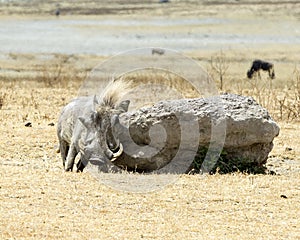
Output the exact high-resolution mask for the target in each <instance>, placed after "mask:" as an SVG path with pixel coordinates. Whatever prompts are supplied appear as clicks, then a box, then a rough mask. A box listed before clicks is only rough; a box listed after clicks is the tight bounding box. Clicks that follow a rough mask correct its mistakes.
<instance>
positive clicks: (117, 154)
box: [110, 143, 123, 162]
mask: <svg viewBox="0 0 300 240" xmlns="http://www.w3.org/2000/svg"><path fill="white" fill-rule="evenodd" d="M122 153H123V145H122V143H120V146H119V150H118V151H117V152H116V153H114V152H113V157H112V159H111V160H110V161H111V162H113V161H115V160H116V159H117V158H118V157H120V156H121V154H122Z"/></svg>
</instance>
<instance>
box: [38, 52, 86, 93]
mask: <svg viewBox="0 0 300 240" xmlns="http://www.w3.org/2000/svg"><path fill="white" fill-rule="evenodd" d="M71 57H72V56H69V55H57V56H56V58H55V61H54V62H52V63H51V62H50V63H47V64H44V65H42V66H41V67H40V71H39V72H40V76H38V77H37V78H38V80H39V81H41V82H42V83H44V84H45V86H46V87H59V88H67V87H74V86H80V84H81V82H82V81H83V80H84V79H85V77H86V72H83V71H79V70H78V69H76V68H75V67H74V66H72V63H70V58H71Z"/></svg>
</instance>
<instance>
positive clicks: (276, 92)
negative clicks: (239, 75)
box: [229, 68, 300, 121]
mask: <svg viewBox="0 0 300 240" xmlns="http://www.w3.org/2000/svg"><path fill="white" fill-rule="evenodd" d="M279 81H283V79H282V80H281V79H279ZM284 81H285V84H286V86H285V88H284V89H282V88H280V87H276V86H274V85H275V84H274V80H272V79H271V78H269V77H261V76H260V75H259V74H256V75H254V76H253V78H252V79H247V78H245V79H243V80H241V81H232V83H231V86H232V88H231V89H229V91H232V92H234V93H238V94H241V95H245V96H251V97H253V98H254V99H255V100H256V101H257V102H258V103H259V104H260V105H262V106H263V107H265V108H266V109H268V111H269V112H270V114H271V116H272V117H273V118H274V119H275V120H280V121H295V120H298V119H299V117H300V71H299V69H298V68H295V70H294V71H293V73H292V77H290V78H288V79H287V80H284Z"/></svg>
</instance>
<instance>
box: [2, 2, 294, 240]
mask: <svg viewBox="0 0 300 240" xmlns="http://www.w3.org/2000/svg"><path fill="white" fill-rule="evenodd" d="M32 2H33V1H32ZM157 2H158V1H155V2H154V1H153V2H152V1H149V3H147V4H146V3H145V4H142V3H140V1H130V3H129V4H125V3H124V2H123V1H110V5H108V4H105V6H103V5H99V4H96V2H92V1H85V2H84V1H76V3H74V4H72V5H71V4H68V3H60V7H61V11H62V13H63V12H64V11H65V14H66V16H63V14H62V16H61V17H65V18H69V19H82V18H84V19H86V18H88V19H99V18H104V17H105V18H109V19H113V18H127V19H131V18H136V19H140V18H146V17H145V16H146V13H147V14H148V16H158V17H161V16H164V17H170V18H172V19H176V18H178V19H180V18H182V17H186V16H188V17H191V18H194V19H196V18H197V16H210V17H212V16H213V17H215V16H216V15H218V16H221V17H222V18H224V19H227V20H228V21H230V20H231V19H232V18H240V19H244V20H245V19H246V20H247V21H251V19H252V21H254V22H255V21H258V20H257V19H259V21H260V22H261V25H260V26H259V27H258V28H260V29H261V27H262V26H263V19H266V20H267V22H268V23H269V25H268V28H267V30H266V32H265V34H267V35H268V34H269V35H272V32H273V31H275V30H276V27H275V25H276V24H274V25H272V24H271V23H272V21H274V23H277V22H278V21H280V20H281V19H284V21H286V27H287V28H290V29H291V33H292V34H299V33H297V31H299V30H295V28H296V26H299V20H300V19H299V9H300V8H299V3H298V1H270V2H269V1H258V0H257V1H256V0H255V1H242V0H241V1H203V2H201V3H202V4H200V5H199V2H198V1H187V2H186V3H183V2H184V1H182V2H181V1H170V3H169V5H168V4H165V5H162V4H159V3H157ZM33 3H35V2H33ZM33 3H32V5H26V7H24V5H23V4H25V3H23V2H22V3H18V2H16V1H14V2H9V1H7V2H6V1H2V3H1V4H0V12H1V15H2V16H1V18H2V19H11V18H18V19H24V18H26V19H36V18H40V19H42V18H43V19H45V18H48V16H45V14H48V15H49V16H50V17H53V16H52V15H53V11H54V10H55V8H56V4H57V1H37V3H38V4H36V3H35V5H34V4H33ZM87 3H89V4H87ZM93 9H94V10H93ZM116 13H117V14H118V16H116ZM233 13H234V14H233ZM86 14H87V15H86ZM94 14H100V15H94ZM0 21H1V20H0ZM152 27H153V26H152ZM217 28H218V26H217V25H214V26H211V25H210V24H206V25H204V26H202V29H201V30H199V29H198V30H197V31H203V32H205V31H207V32H209V31H213V32H215V31H216V29H217ZM118 29H119V28H118ZM254 29H255V28H254V26H253V28H252V29H251V31H254ZM153 30H155V27H153ZM159 30H160V31H163V30H162V29H161V28H159ZM181 30H182V29H181ZM227 30H228V31H229V32H233V33H236V34H240V33H243V32H245V31H246V30H247V29H244V28H241V25H239V26H237V25H236V26H232V25H230V24H229V28H228V29H227ZM130 31H134V29H133V28H132V29H131V30H130ZM168 31H171V30H168ZM174 31H176V29H174ZM257 31H262V30H257ZM233 39H234V38H233ZM245 49H247V51H246V52H245ZM298 52H299V46H297V44H293V43H286V44H283V43H276V44H270V45H268V44H265V45H263V44H262V45H261V44H260V45H258V47H257V48H254V47H253V48H252V47H249V48H236V49H235V48H232V47H230V48H227V49H223V53H224V54H225V58H224V59H225V63H226V64H228V65H229V67H228V70H227V71H226V73H225V74H224V79H223V81H224V85H223V88H222V90H221V89H220V91H227V92H234V93H240V94H245V95H250V96H253V97H254V98H255V99H256V100H257V101H260V102H261V104H262V105H263V106H264V107H266V108H267V109H268V110H269V111H270V113H271V115H272V117H273V118H274V120H276V121H277V122H278V124H279V126H280V128H281V130H280V135H279V136H278V137H277V138H275V140H274V149H273V150H272V152H271V153H270V156H269V159H268V162H267V168H268V171H269V173H272V174H258V175H249V174H243V173H232V174H224V175H221V174H215V175H204V176H203V175H180V176H177V177H178V178H177V180H176V181H175V182H173V183H172V184H168V185H167V186H162V187H161V188H160V189H159V190H156V191H152V192H143V193H134V192H131V191H130V189H129V191H120V190H117V189H114V188H113V187H111V186H110V185H108V184H104V183H103V182H102V181H101V180H99V179H97V178H95V177H93V176H92V175H91V174H90V173H89V172H86V171H85V172H83V173H74V172H68V173H65V172H64V171H63V167H62V161H61V159H60V155H59V154H58V153H56V149H57V146H58V141H57V137H56V125H57V118H58V115H59V112H60V110H61V108H62V107H63V106H64V105H66V104H67V103H68V102H69V101H70V100H71V99H72V98H74V97H76V96H77V93H78V89H79V88H80V86H81V84H82V82H83V81H84V79H85V77H86V75H87V74H88V72H89V71H90V70H91V69H92V68H93V67H94V66H96V65H97V64H99V63H100V62H101V61H103V60H106V59H107V56H99V55H96V54H95V55H93V54H77V55H66V54H61V53H53V52H49V53H47V54H45V53H19V52H10V53H7V51H6V49H5V46H4V45H2V46H1V47H0V54H1V58H0V86H1V90H0V119H1V125H0V129H1V133H2V138H1V140H0V174H1V178H0V203H1V204H0V238H1V239H141V238H144V239H300V230H299V229H300V221H299V214H300V205H299V199H300V141H299V136H300V124H299V112H300V111H299V101H298V100H299V93H300V90H299V89H300V77H299V76H300V75H299V73H297V69H299V67H300V66H299V61H300V59H299V54H298ZM185 54H187V55H188V56H190V57H191V58H193V59H194V60H195V61H197V62H198V63H199V64H201V65H202V66H203V67H204V68H205V69H206V70H207V71H208V72H209V73H210V74H211V75H212V77H213V78H214V79H215V80H216V84H217V86H220V76H219V74H218V72H216V71H215V70H216V69H215V68H213V67H212V63H211V60H212V59H217V57H218V56H220V49H217V48H215V49H207V50H205V49H204V50H203V49H202V50H199V51H191V52H185ZM256 57H259V58H266V59H268V60H272V61H273V62H274V64H275V73H276V79H275V80H274V81H273V82H270V80H269V79H268V78H267V76H266V74H265V73H261V81H259V79H258V78H255V79H253V81H250V80H247V79H246V76H245V73H246V71H247V69H248V68H249V67H250V64H251V61H252V60H253V59H254V58H256ZM215 61H216V60H215ZM25 125H26V126H25ZM131 177H137V178H138V176H136V175H132V176H131V175H128V178H131ZM151 177H152V178H150V177H149V178H148V179H147V177H144V178H140V179H142V180H143V181H145V182H147V181H152V179H153V176H151ZM167 177H168V176H167ZM143 183H144V182H143ZM123 184H124V183H123ZM149 184H152V182H151V183H149Z"/></svg>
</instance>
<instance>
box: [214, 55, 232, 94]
mask: <svg viewBox="0 0 300 240" xmlns="http://www.w3.org/2000/svg"><path fill="white" fill-rule="evenodd" d="M210 66H211V72H212V73H213V75H214V74H217V75H218V78H219V81H220V89H221V91H222V90H223V87H224V78H225V75H226V72H227V70H228V68H229V62H228V60H227V58H226V55H225V53H224V52H223V51H222V50H221V51H220V52H218V53H216V54H214V55H213V56H212V57H211V59H210Z"/></svg>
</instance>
